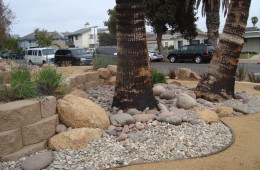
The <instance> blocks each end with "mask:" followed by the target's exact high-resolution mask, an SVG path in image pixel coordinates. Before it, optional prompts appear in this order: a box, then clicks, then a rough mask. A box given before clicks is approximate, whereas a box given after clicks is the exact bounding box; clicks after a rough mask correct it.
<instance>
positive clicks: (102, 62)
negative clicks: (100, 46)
mask: <svg viewBox="0 0 260 170" xmlns="http://www.w3.org/2000/svg"><path fill="white" fill-rule="evenodd" d="M92 63H93V68H94V69H99V68H106V67H107V66H108V65H115V64H116V61H115V60H113V59H111V58H107V57H99V58H97V59H96V58H95V59H93V61H92Z"/></svg>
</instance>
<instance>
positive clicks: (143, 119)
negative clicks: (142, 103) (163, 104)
mask: <svg viewBox="0 0 260 170" xmlns="http://www.w3.org/2000/svg"><path fill="white" fill-rule="evenodd" d="M155 117H156V115H155V114H138V115H134V116H133V118H134V119H135V121H137V122H148V121H149V120H154V119H155Z"/></svg>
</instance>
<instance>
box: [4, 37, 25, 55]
mask: <svg viewBox="0 0 260 170" xmlns="http://www.w3.org/2000/svg"><path fill="white" fill-rule="evenodd" d="M19 40H20V37H19V36H15V35H14V36H11V37H10V38H8V40H6V42H5V44H4V49H5V50H7V51H8V52H20V51H21V49H20V48H19V47H18V41H19Z"/></svg>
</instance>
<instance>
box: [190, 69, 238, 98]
mask: <svg viewBox="0 0 260 170" xmlns="http://www.w3.org/2000/svg"><path fill="white" fill-rule="evenodd" d="M215 77H216V76H213V75H212V74H211V75H210V74H209V73H208V74H207V75H206V76H204V77H203V78H202V79H201V81H200V83H199V84H198V86H197V87H196V89H195V94H196V97H197V98H204V99H206V100H208V101H211V102H222V101H224V100H229V99H232V98H234V86H235V83H234V82H235V80H234V78H227V79H225V78H223V77H222V78H221V80H218V79H216V78H215ZM223 82H225V83H223Z"/></svg>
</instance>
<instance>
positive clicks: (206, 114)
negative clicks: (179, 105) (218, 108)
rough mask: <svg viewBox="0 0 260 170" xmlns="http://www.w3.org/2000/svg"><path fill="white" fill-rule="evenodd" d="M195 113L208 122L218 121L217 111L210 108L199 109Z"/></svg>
mask: <svg viewBox="0 0 260 170" xmlns="http://www.w3.org/2000/svg"><path fill="white" fill-rule="evenodd" d="M197 115H198V116H199V117H200V118H201V119H203V120H204V121H205V122H208V123H211V122H218V121H219V117H218V115H217V113H216V112H214V111H212V110H201V111H198V112H197Z"/></svg>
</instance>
